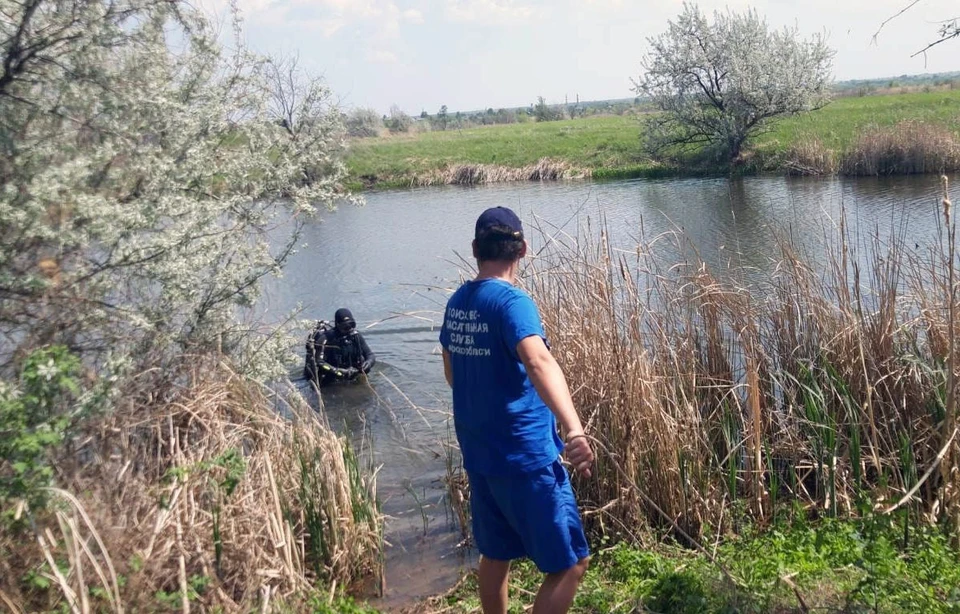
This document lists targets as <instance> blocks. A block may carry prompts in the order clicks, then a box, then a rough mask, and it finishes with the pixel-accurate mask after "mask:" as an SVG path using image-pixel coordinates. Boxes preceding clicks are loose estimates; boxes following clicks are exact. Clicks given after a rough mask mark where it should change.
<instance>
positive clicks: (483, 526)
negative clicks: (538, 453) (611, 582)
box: [468, 459, 590, 573]
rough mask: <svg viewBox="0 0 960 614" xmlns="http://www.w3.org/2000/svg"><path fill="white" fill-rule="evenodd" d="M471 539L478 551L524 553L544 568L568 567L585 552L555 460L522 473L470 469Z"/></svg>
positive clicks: (495, 555) (563, 473)
mask: <svg viewBox="0 0 960 614" xmlns="http://www.w3.org/2000/svg"><path fill="white" fill-rule="evenodd" d="M468 477H469V479H470V511H471V515H472V516H473V538H474V540H475V541H476V543H477V550H479V551H480V554H482V555H483V556H485V557H487V558H490V559H495V560H498V561H510V560H513V559H518V558H521V557H524V556H526V557H528V558H530V559H531V560H532V561H533V562H534V563H536V565H537V568H538V569H540V571H542V572H543V573H557V572H560V571H564V570H566V569H569V568H571V567H573V566H574V565H575V564H576V563H577V561H579V560H580V559H583V558H586V557H587V556H589V555H590V549H589V547H588V546H587V538H586V536H584V534H583V524H581V522H580V512H579V511H578V510H577V501H576V499H574V496H573V489H572V488H571V487H570V477H569V476H568V475H567V470H566V468H564V466H563V465H561V464H560V460H559V459H557V460H555V461H553V463H551V464H549V465H547V466H546V467H542V468H540V469H535V470H533V471H529V472H526V473H519V474H516V475H508V476H495V477H494V476H484V475H477V474H474V473H469V474H468Z"/></svg>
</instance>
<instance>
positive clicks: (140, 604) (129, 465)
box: [0, 356, 382, 612]
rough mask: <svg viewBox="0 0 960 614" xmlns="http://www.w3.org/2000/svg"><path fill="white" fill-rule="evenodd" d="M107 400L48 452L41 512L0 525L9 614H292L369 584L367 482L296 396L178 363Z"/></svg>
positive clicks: (204, 365)
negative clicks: (54, 455)
mask: <svg viewBox="0 0 960 614" xmlns="http://www.w3.org/2000/svg"><path fill="white" fill-rule="evenodd" d="M121 398H123V399H124V400H123V401H122V402H121V404H120V407H119V408H118V409H117V410H116V411H114V412H112V413H111V414H110V415H107V416H98V417H96V418H95V419H92V420H90V421H89V422H88V423H87V424H85V425H84V426H83V427H82V435H81V436H79V437H77V438H75V439H74V441H73V443H72V444H71V445H70V446H69V447H68V449H65V450H62V451H61V452H60V456H59V458H58V459H57V462H56V465H55V466H56V469H57V483H58V485H59V486H60V487H59V488H57V489H53V490H52V491H51V494H52V496H53V500H54V501H55V503H54V504H53V505H51V506H50V507H49V509H45V510H23V509H22V508H21V509H19V510H16V515H17V516H18V517H21V518H26V517H29V523H28V526H26V527H24V526H22V525H20V526H19V530H17V528H16V527H17V526H18V525H17V523H16V522H2V523H0V551H2V552H3V553H4V555H3V556H2V557H0V601H2V602H3V603H5V604H6V606H7V607H8V608H10V609H11V610H12V611H15V612H16V611H49V610H58V611H59V610H64V611H71V612H90V611H97V612H123V611H165V610H171V609H174V610H180V611H183V612H189V611H190V610H191V608H193V609H197V610H201V611H229V612H234V611H252V610H254V609H257V610H260V611H269V610H270V609H271V608H272V606H273V605H276V604H281V603H282V604H285V605H286V607H288V608H293V609H295V610H296V609H299V608H300V607H305V606H304V603H305V602H306V600H307V599H308V598H314V599H316V598H320V599H321V600H323V599H325V597H318V595H327V594H330V595H333V594H335V593H338V592H339V591H340V589H344V588H350V587H351V586H353V585H354V584H355V583H357V582H361V581H364V580H365V579H368V578H371V577H373V578H374V579H376V578H377V577H378V576H379V574H380V568H381V559H382V557H381V549H382V536H381V521H380V517H379V513H378V510H377V507H376V502H375V483H374V479H373V477H372V476H373V474H372V473H370V472H367V471H366V470H365V469H364V468H363V467H361V465H360V461H359V460H358V457H357V455H356V454H355V453H354V452H353V451H352V450H351V449H350V448H349V447H348V446H347V445H346V444H345V442H344V441H343V440H341V439H340V438H339V437H337V436H336V435H335V434H334V433H333V431H331V430H330V429H329V428H328V426H327V425H326V424H324V423H323V420H322V417H320V416H319V415H318V414H316V412H314V411H313V410H312V409H311V408H310V407H308V406H307V405H306V404H305V402H303V401H302V400H301V399H300V397H299V396H298V395H297V394H296V393H295V391H291V393H290V394H285V393H278V392H275V391H269V390H267V389H265V388H263V387H262V386H260V385H259V384H256V383H254V382H252V381H250V380H248V379H245V378H243V377H241V376H239V375H237V374H236V373H234V372H233V371H232V370H231V369H230V367H229V366H227V365H226V364H225V363H224V362H222V361H221V359H219V358H217V357H195V356H192V357H184V358H182V359H181V360H179V361H178V362H177V364H174V365H165V366H164V368H162V369H161V368H160V367H159V365H158V366H157V367H156V368H154V369H148V370H146V371H144V372H143V373H141V374H140V375H139V376H138V377H137V378H136V380H135V383H134V384H132V385H130V386H127V387H126V388H125V390H123V396H122V397H121ZM281 411H282V412H283V413H284V414H285V416H284V415H281V413H280V412H281ZM10 519H11V518H10V517H5V520H10ZM298 604H299V605H298Z"/></svg>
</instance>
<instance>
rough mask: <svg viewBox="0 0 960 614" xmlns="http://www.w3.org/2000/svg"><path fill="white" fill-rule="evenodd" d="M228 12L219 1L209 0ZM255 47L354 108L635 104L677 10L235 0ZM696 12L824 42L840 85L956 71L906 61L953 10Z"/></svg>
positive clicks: (942, 57) (947, 56) (518, 0)
mask: <svg viewBox="0 0 960 614" xmlns="http://www.w3.org/2000/svg"><path fill="white" fill-rule="evenodd" d="M205 1H206V2H207V3H208V5H204V8H206V9H207V10H208V11H210V12H215V13H217V12H219V13H220V14H222V4H220V5H219V7H220V8H219V9H218V3H222V2H223V1H224V0H205ZM235 1H236V2H238V4H239V7H240V10H241V14H242V16H243V31H244V34H243V36H244V38H245V41H246V44H247V45H248V46H250V47H251V48H253V49H255V50H257V51H259V52H262V53H269V54H286V55H292V54H297V55H298V56H299V60H300V65H301V66H303V67H304V68H305V69H306V70H309V71H310V73H312V74H315V75H320V76H323V77H324V78H325V79H326V81H327V83H328V84H329V86H330V87H331V88H332V89H333V91H334V93H335V95H336V97H337V98H338V99H339V101H340V103H341V105H342V106H344V107H345V108H353V107H370V108H373V109H376V110H377V111H378V112H381V113H386V112H388V110H389V108H390V107H391V106H392V105H397V106H399V107H400V108H401V109H403V110H404V111H406V112H407V113H409V114H412V115H419V114H420V112H421V111H422V110H426V111H427V112H428V113H431V114H432V113H436V112H437V110H438V109H439V108H440V106H441V105H447V107H448V108H449V110H450V111H451V112H453V111H456V110H461V111H470V110H476V109H485V108H488V107H493V108H495V109H496V108H500V107H517V106H526V105H529V104H531V103H532V102H535V101H536V99H537V97H538V96H543V97H544V98H546V100H547V101H548V102H549V103H561V102H564V100H566V99H569V100H570V101H573V100H575V99H576V97H577V96H578V95H579V96H580V98H581V100H604V99H611V98H628V97H632V96H633V95H634V94H633V92H632V91H631V81H630V79H631V77H637V76H639V74H640V73H641V71H642V59H643V55H644V53H645V51H646V47H647V38H648V37H650V36H655V35H657V34H659V33H661V32H663V31H664V30H665V29H666V27H667V22H668V20H670V19H672V18H674V17H676V15H677V14H679V12H680V10H681V8H682V2H681V0H643V1H641V0H632V1H631V0H235ZM913 1H914V0H753V1H748V0H701V1H700V2H698V4H699V6H700V8H701V10H703V11H704V12H705V13H712V12H713V11H715V10H721V11H723V10H733V11H743V10H745V9H747V8H748V7H749V8H754V9H756V10H757V11H758V12H759V13H760V14H761V15H763V16H764V17H765V18H766V20H767V22H768V23H769V24H770V25H771V26H773V27H777V28H780V27H783V26H791V27H792V26H796V27H797V28H798V29H799V31H800V33H801V34H802V35H804V36H809V35H811V34H813V33H817V32H822V33H825V34H826V35H827V39H828V42H829V44H830V45H831V46H832V47H833V48H834V49H836V51H837V54H836V57H835V59H834V75H835V77H836V78H837V79H838V80H847V79H865V78H876V77H888V76H896V75H901V74H917V73H924V72H947V71H956V70H960V39H957V40H953V41H950V42H947V43H944V44H943V45H940V46H938V47H934V48H933V49H931V50H930V51H929V52H928V53H927V54H926V57H924V56H918V57H911V55H912V54H914V53H915V52H917V51H919V50H920V49H922V48H923V47H924V46H926V44H928V43H929V42H931V41H933V40H935V39H936V36H937V22H938V21H941V20H943V19H946V18H953V17H960V6H958V3H957V1H956V0H918V1H917V4H916V5H915V6H913V7H912V8H910V9H909V10H908V11H907V12H905V13H904V14H902V15H900V16H899V17H897V18H895V19H893V20H892V21H890V22H889V23H887V24H886V25H885V26H884V27H883V29H882V30H880V32H879V35H877V37H876V38H874V35H875V34H876V33H877V30H878V29H879V28H880V26H881V24H882V23H883V22H884V21H885V20H887V19H888V18H890V17H893V16H894V15H896V14H897V13H898V12H899V11H901V10H902V9H904V8H905V7H906V6H907V5H909V4H910V3H911V2H913Z"/></svg>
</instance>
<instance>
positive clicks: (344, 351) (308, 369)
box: [303, 308, 377, 386]
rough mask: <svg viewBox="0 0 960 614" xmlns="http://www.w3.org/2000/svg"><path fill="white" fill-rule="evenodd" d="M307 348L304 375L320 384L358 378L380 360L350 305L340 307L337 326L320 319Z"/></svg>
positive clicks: (336, 318) (336, 321)
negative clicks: (362, 331)
mask: <svg viewBox="0 0 960 614" xmlns="http://www.w3.org/2000/svg"><path fill="white" fill-rule="evenodd" d="M306 350H307V352H306V354H307V355H306V364H305V365H304V367H303V376H304V377H305V378H306V379H309V380H311V381H313V382H315V383H316V384H317V385H318V386H326V385H328V384H331V383H333V382H338V381H350V380H355V379H357V377H359V376H360V374H361V373H369V372H370V369H372V368H373V365H374V364H376V362H377V357H376V355H375V354H374V353H373V352H371V351H370V346H368V345H367V342H366V341H365V340H364V338H363V335H361V334H360V333H359V332H358V331H357V322H356V321H355V320H354V319H353V314H352V313H350V310H349V309H346V308H341V309H337V312H336V314H334V323H333V326H331V325H330V323H329V322H326V321H324V320H320V321H319V322H317V325H316V327H315V328H314V329H313V331H311V333H310V335H309V336H308V337H307V347H306Z"/></svg>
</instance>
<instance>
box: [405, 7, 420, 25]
mask: <svg viewBox="0 0 960 614" xmlns="http://www.w3.org/2000/svg"><path fill="white" fill-rule="evenodd" d="M403 20H404V21H406V22H407V23H412V24H421V23H423V13H421V12H420V11H418V10H417V9H407V10H405V11H404V12H403Z"/></svg>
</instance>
